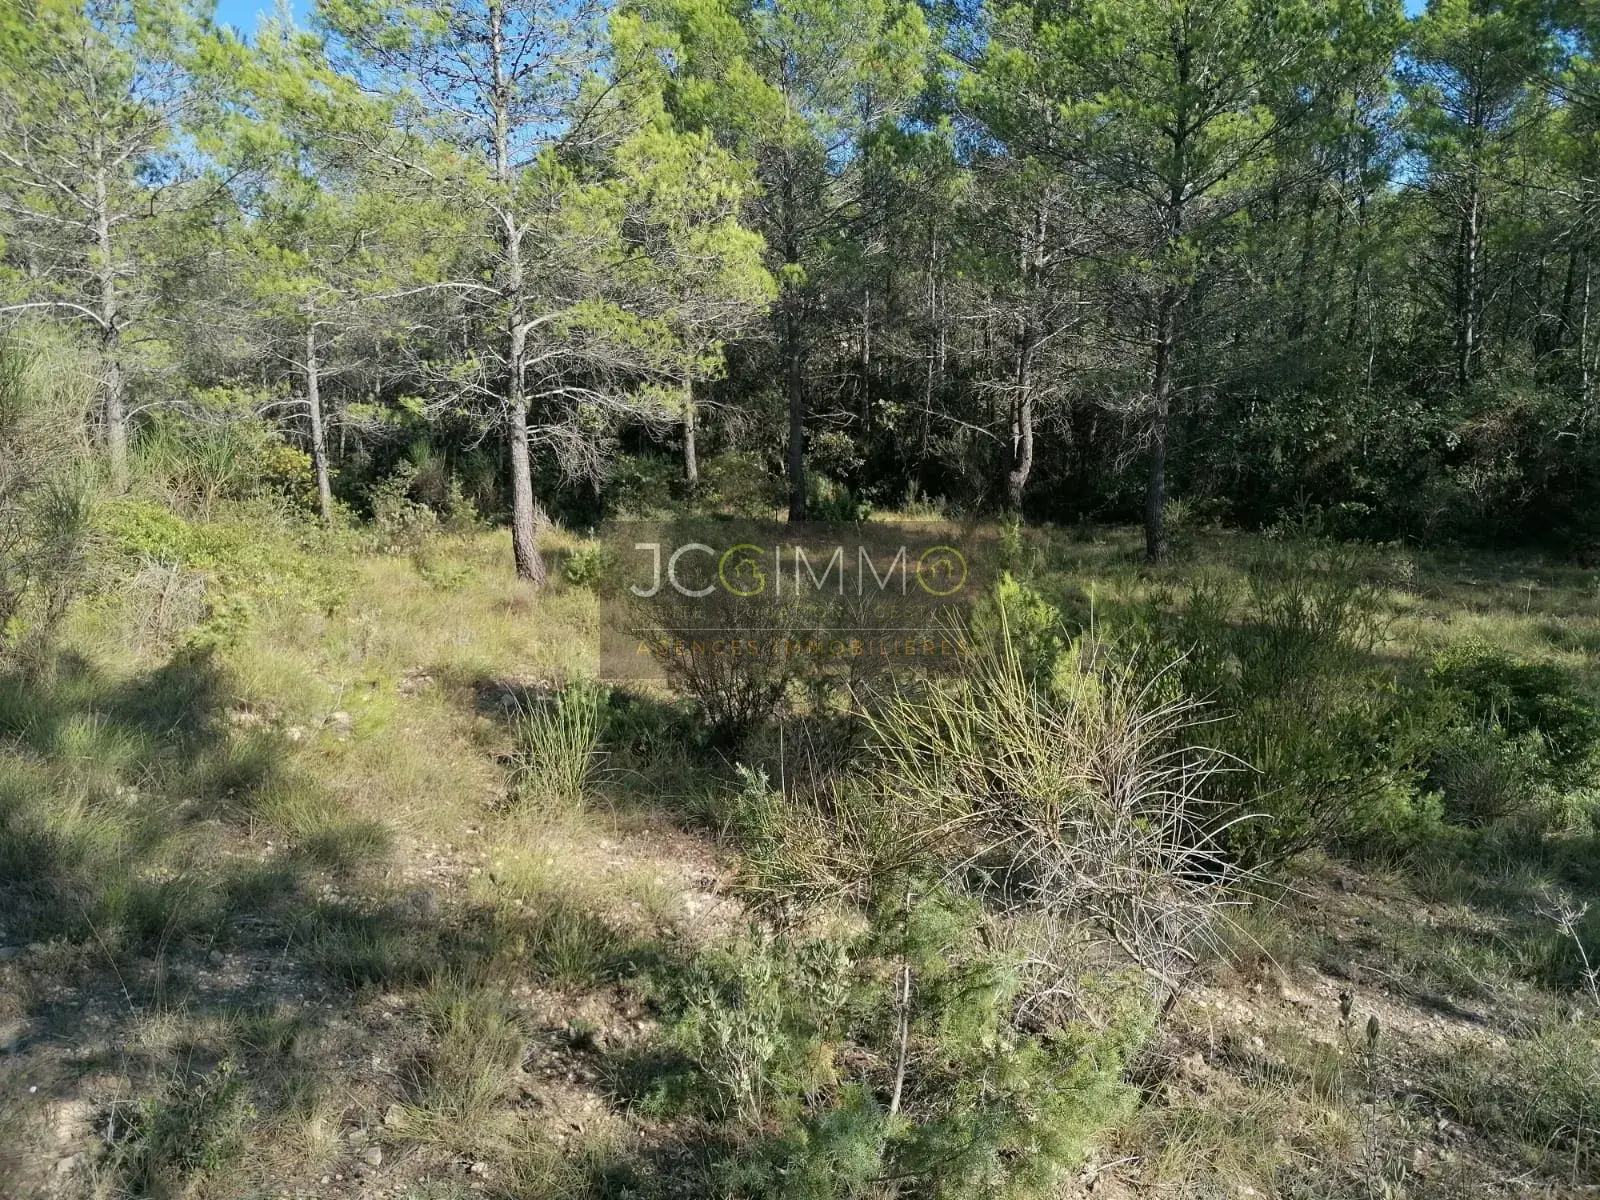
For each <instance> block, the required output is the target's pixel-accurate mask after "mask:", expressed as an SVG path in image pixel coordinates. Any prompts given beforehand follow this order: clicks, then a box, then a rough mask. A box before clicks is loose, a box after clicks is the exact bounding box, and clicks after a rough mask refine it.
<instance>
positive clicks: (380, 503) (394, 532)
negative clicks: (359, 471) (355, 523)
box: [367, 460, 439, 554]
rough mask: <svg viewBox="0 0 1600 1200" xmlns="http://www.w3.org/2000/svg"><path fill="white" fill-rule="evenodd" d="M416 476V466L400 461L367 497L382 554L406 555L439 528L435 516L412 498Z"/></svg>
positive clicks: (375, 484)
mask: <svg viewBox="0 0 1600 1200" xmlns="http://www.w3.org/2000/svg"><path fill="white" fill-rule="evenodd" d="M418 474H419V468H418V467H417V464H416V463H414V462H410V461H408V460H402V461H401V462H400V463H399V464H397V465H396V466H395V469H394V470H393V471H392V472H390V473H389V474H388V475H387V476H385V477H384V478H383V479H381V480H379V481H378V482H377V483H374V484H373V485H372V488H371V490H370V491H369V492H368V493H367V503H368V504H369V505H370V506H371V508H372V523H373V527H374V530H375V532H376V534H377V537H378V543H379V548H380V549H381V550H383V551H384V552H385V553H388V554H405V553H409V552H410V551H412V550H413V549H415V548H416V546H417V545H418V544H419V543H420V542H422V541H423V540H424V539H426V538H427V537H428V536H429V535H430V534H432V533H434V532H436V531H437V530H438V528H439V516H438V514H437V513H436V512H434V510H433V509H432V508H430V507H428V505H426V504H424V503H422V502H421V501H419V500H415V499H413V498H412V488H413V487H414V485H415V484H416V482H417V478H418Z"/></svg>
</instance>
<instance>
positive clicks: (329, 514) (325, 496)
mask: <svg viewBox="0 0 1600 1200" xmlns="http://www.w3.org/2000/svg"><path fill="white" fill-rule="evenodd" d="M321 371H322V367H321V364H320V363H318V362H317V326H316V323H315V322H312V323H310V324H308V325H307V326H306V411H307V412H309V413H310V414H311V465H312V468H313V469H314V470H315V471H316V475H317V509H318V511H319V512H321V514H322V520H323V523H324V524H326V525H332V524H333V484H332V482H331V481H330V479H329V477H328V441H327V434H326V432H325V430H324V428H323V424H322V380H321Z"/></svg>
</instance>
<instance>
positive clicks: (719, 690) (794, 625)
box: [634, 588, 806, 746]
mask: <svg viewBox="0 0 1600 1200" xmlns="http://www.w3.org/2000/svg"><path fill="white" fill-rule="evenodd" d="M636 611H637V613H638V619H637V620H636V621H635V622H634V625H635V626H636V627H637V628H639V629H641V630H643V631H644V636H645V637H646V638H647V639H648V640H649V641H650V642H651V643H652V645H653V646H654V647H655V649H656V661H657V662H658V663H659V664H660V666H661V670H662V673H663V674H664V675H665V676H666V679H667V684H668V686H669V687H671V688H672V690H673V691H674V692H676V693H678V694H679V695H681V696H685V697H688V698H689V699H691V700H693V701H694V702H695V703H696V704H697V705H698V706H699V707H700V710H701V712H702V714H703V716H704V718H705V721H706V723H707V725H709V726H710V729H711V734H712V737H713V740H715V741H716V742H718V743H719V744H721V745H724V746H731V745H737V744H738V743H739V742H741V741H743V740H744V739H745V738H746V737H747V736H748V735H749V734H750V733H751V732H753V731H754V730H755V729H756V728H758V727H759V726H761V725H762V724H764V723H765V722H767V721H768V720H770V719H771V718H772V717H773V716H774V715H776V714H777V713H778V712H779V711H780V710H781V709H782V708H783V706H784V704H785V702H786V700H787V698H788V693H789V686H790V684H791V682H793V681H794V680H795V679H796V678H797V677H798V675H799V674H800V672H801V670H802V668H803V666H804V663H805V661H806V656H805V655H802V654H797V653H790V652H789V651H790V646H791V643H793V642H794V641H795V640H796V639H799V638H802V637H803V636H804V634H803V626H802V624H801V621H800V613H799V610H798V606H797V604H796V602H795V601H793V600H792V599H789V598H784V597H779V596H777V595H775V594H774V593H773V591H772V590H771V589H769V590H766V591H763V592H762V593H761V594H759V595H754V596H739V595H735V594H734V593H732V592H729V591H726V590H724V589H722V588H718V589H716V590H715V591H714V592H712V593H711V594H710V595H709V596H706V597H704V598H703V599H700V600H697V601H695V602H693V603H688V602H684V601H680V600H677V599H674V598H671V597H669V596H667V595H666V592H665V589H663V591H662V593H661V595H660V596H659V597H658V598H656V599H655V600H653V601H647V602H643V603H641V604H640V605H639V606H638V608H637V610H636Z"/></svg>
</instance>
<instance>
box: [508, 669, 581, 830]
mask: <svg viewBox="0 0 1600 1200" xmlns="http://www.w3.org/2000/svg"><path fill="white" fill-rule="evenodd" d="M602 702H603V695H602V692H601V689H600V688H599V687H598V686H596V685H595V684H592V683H587V682H576V683H572V684H569V685H568V686H567V687H565V688H563V689H561V690H560V691H558V692H555V693H554V694H552V695H550V696H546V697H540V698H538V699H535V700H532V701H529V702H527V703H524V704H523V705H521V706H520V708H519V709H518V712H517V716H516V728H515V737H516V746H515V749H514V750H513V752H512V775H513V780H512V796H513V799H514V800H515V801H516V802H518V803H519V804H527V805H532V806H535V807H537V808H539V809H542V810H546V811H554V812H577V811H579V810H581V809H582V808H583V806H584V803H585V801H586V800H587V798H588V795H589V790H590V787H591V784H592V782H593V779H594V774H595V769H596V765H597V762H598V753H599V747H600V716H601V714H600V710H601V705H602Z"/></svg>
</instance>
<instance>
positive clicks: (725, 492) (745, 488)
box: [699, 450, 784, 517]
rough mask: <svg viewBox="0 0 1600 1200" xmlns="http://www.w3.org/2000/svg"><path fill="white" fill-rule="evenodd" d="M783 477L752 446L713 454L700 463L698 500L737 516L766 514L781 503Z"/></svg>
mask: <svg viewBox="0 0 1600 1200" xmlns="http://www.w3.org/2000/svg"><path fill="white" fill-rule="evenodd" d="M783 497H784V490H783V481H782V480H781V479H780V478H778V477H777V476H776V475H774V474H773V473H772V472H771V471H770V470H769V469H768V467H767V461H766V459H765V457H763V456H762V455H760V454H758V453H756V452H755V451H753V450H735V451H729V452H728V453H726V454H718V455H714V456H713V457H711V458H708V459H706V460H705V461H704V462H702V463H701V464H700V495H699V499H700V502H701V503H702V504H704V505H706V506H707V507H710V508H720V509H724V510H726V511H728V512H731V513H733V514H735V515H737V516H741V517H770V516H772V510H773V509H775V508H777V507H778V506H779V505H780V504H782V503H783Z"/></svg>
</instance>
